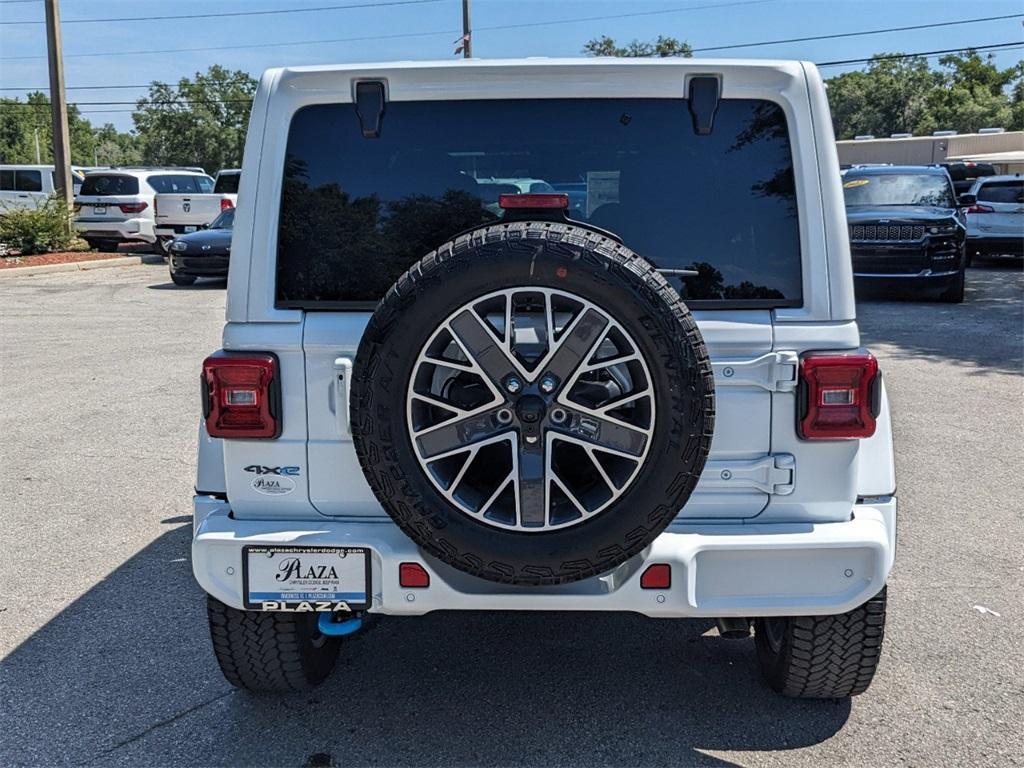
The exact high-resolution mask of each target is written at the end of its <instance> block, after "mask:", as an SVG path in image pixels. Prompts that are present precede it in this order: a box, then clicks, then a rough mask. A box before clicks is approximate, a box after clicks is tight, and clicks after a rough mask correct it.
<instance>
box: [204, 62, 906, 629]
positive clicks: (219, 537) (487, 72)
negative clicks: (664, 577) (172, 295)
mask: <svg viewBox="0 0 1024 768" xmlns="http://www.w3.org/2000/svg"><path fill="white" fill-rule="evenodd" d="M697 74H701V75H707V74H712V75H717V76H718V77H720V79H721V88H722V93H721V97H722V98H723V99H729V98H760V99H767V100H771V101H773V102H775V103H777V104H779V105H780V106H781V107H782V109H783V111H784V112H785V114H786V117H787V122H788V125H789V131H790V138H791V147H792V153H793V162H794V174H795V182H796V191H797V199H798V200H799V202H800V211H799V232H800V245H801V252H802V259H803V261H802V273H803V296H804V302H803V306H801V307H796V308H786V309H776V310H703V311H699V312H695V313H694V316H695V319H696V321H697V323H698V325H699V327H700V329H701V332H702V335H703V336H704V339H705V341H706V343H707V346H708V350H709V354H710V356H711V359H712V363H713V367H714V372H715V381H716V411H717V414H716V424H715V433H714V439H713V443H712V447H711V455H710V459H709V462H708V465H707V468H706V470H705V472H704V473H703V474H702V476H701V481H700V483H699V484H698V487H697V490H696V492H695V493H694V494H693V496H692V497H691V499H690V500H689V502H688V503H687V504H686V505H685V507H684V508H683V509H682V510H681V511H680V515H679V516H678V517H677V518H676V521H675V522H674V523H673V525H672V526H671V527H670V528H669V530H668V531H667V532H666V533H664V534H662V535H661V536H660V537H659V538H658V539H657V540H656V541H655V542H654V544H652V546H651V547H650V548H649V549H648V550H647V551H645V553H643V554H642V555H638V556H637V557H636V558H634V560H632V561H630V562H629V563H627V564H625V565H624V566H622V567H621V568H620V569H617V570H616V571H613V572H612V573H611V574H606V575H604V576H601V577H597V578H594V579H588V580H585V581H582V582H578V583H577V584H574V585H566V586H565V587H564V588H556V589H551V590H533V589H531V590H525V591H524V590H522V589H519V590H518V591H510V590H506V589H505V588H502V587H500V586H499V585H496V584H492V583H489V582H483V581H479V580H473V579H470V577H467V576H465V575H464V574H461V573H458V572H456V571H454V570H452V569H451V568H448V567H447V566H444V565H441V564H438V563H435V562H434V561H429V562H428V561H427V560H426V559H425V558H424V557H423V556H422V554H420V553H419V552H418V550H417V549H416V547H415V545H414V544H412V542H411V541H410V540H409V539H407V538H406V537H405V536H404V535H403V534H402V533H401V532H400V531H399V530H398V528H397V527H396V526H395V525H394V524H393V523H392V522H391V521H390V519H389V518H387V516H386V514H385V512H384V510H383V509H382V508H381V506H380V504H379V503H378V502H377V500H376V498H375V497H374V496H373V493H372V492H371V491H370V488H369V486H368V484H367V482H366V480H365V478H364V477H363V474H362V471H361V469H360V468H359V465H358V462H357V460H356V456H355V451H354V448H353V444H352V439H351V436H350V435H349V434H348V432H347V428H346V426H347V419H346V413H347V410H346V408H347V403H346V402H345V390H344V388H343V387H342V388H339V386H338V383H337V382H338V373H339V367H338V365H339V361H344V360H345V359H348V360H351V359H354V357H355V354H356V348H357V346H358V344H359V340H360V337H361V334H362V330H363V328H364V327H365V325H366V323H367V321H368V319H369V314H368V313H365V312H308V313H304V312H302V311H300V310H293V309H277V308H275V306H274V292H275V287H274V286H275V269H276V265H275V255H276V248H277V236H276V233H277V221H278V213H279V209H280V194H281V186H282V179H281V176H282V168H283V165H284V154H285V147H286V143H287V136H288V129H289V125H290V122H291V118H292V116H293V115H294V113H295V112H296V111H297V110H298V109H301V108H302V107H304V106H307V105H311V104H320V103H351V101H352V82H353V81H354V80H356V79H364V78H373V79H383V80H384V81H385V82H386V86H387V91H388V98H389V99H390V100H391V101H401V100H440V99H477V98H545V97H551V98H556V97H560V98H573V97H588V96H590V97H614V96H631V97H654V98H658V97H667V96H678V97H681V96H682V95H683V93H684V87H685V83H686V80H687V78H688V77H689V76H691V75H697ZM239 197H240V198H242V199H243V200H244V204H243V205H241V206H240V207H239V209H238V213H237V215H236V218H235V227H234V238H233V243H232V255H231V259H232V269H231V272H230V274H229V278H228V302H227V312H226V314H227V321H228V322H227V325H226V327H225V332H224V348H225V349H227V350H232V351H242V350H251V351H261V352H273V353H275V354H276V355H277V356H278V359H279V361H280V372H281V378H282V392H283V394H284V397H283V403H282V422H283V433H282V435H281V437H280V438H279V439H277V440H272V441H267V440H250V441H246V440H228V441H214V440H210V439H206V440H203V439H201V440H200V467H201V472H205V473H206V475H205V476H207V477H210V476H216V472H215V471H213V470H211V469H209V468H206V465H207V463H213V464H215V463H217V462H222V466H223V473H222V479H223V484H222V485H223V488H222V489H220V488H217V489H214V488H202V487H201V486H202V484H201V483H198V482H197V487H198V488H200V490H201V491H204V492H215V493H216V495H223V496H225V497H226V500H224V499H219V498H217V497H216V495H200V496H197V499H196V521H197V529H196V530H197V533H196V539H195V541H194V545H193V561H194V568H195V571H196V576H197V578H198V579H199V581H200V583H201V584H202V585H203V587H204V588H205V589H207V591H209V592H211V594H214V596H216V597H217V598H218V599H220V600H222V601H223V602H225V603H227V604H229V605H233V606H235V607H241V599H240V594H241V582H240V574H239V571H240V568H239V567H238V564H239V563H240V558H241V547H242V546H244V545H245V544H256V543H264V544H265V543H271V542H276V543H283V542H292V543H296V542H298V543H302V544H316V545H318V546H319V545H326V544H331V545H338V546H360V545H361V546H367V547H369V548H370V549H371V550H372V552H373V560H374V566H373V568H374V570H373V589H374V591H375V593H376V592H380V594H379V595H375V600H374V607H373V609H372V610H376V611H380V612H383V613H406V614H409V613H411V614H417V613H425V612H427V611H428V610H436V609H440V608H445V609H469V608H483V607H487V608H505V607H507V608H510V609H523V610H526V609H542V610H543V609H550V610H574V609H583V610H637V611H640V612H642V613H646V614H648V615H664V616H744V615H747V616H749V615H762V616H767V615H793V614H795V613H801V614H827V613H840V612H843V611H845V610H848V609H849V608H851V607H853V606H855V605H857V604H859V603H860V602H863V601H864V600H866V599H868V598H869V597H871V596H872V595H873V594H875V593H877V591H878V590H879V589H880V588H881V586H882V585H883V584H884V582H885V578H886V576H887V574H888V570H889V568H890V567H891V564H892V560H893V550H894V547H895V516H896V503H895V499H894V498H892V494H893V492H894V491H895V478H894V470H893V463H892V441H891V429H890V425H889V409H888V403H887V401H886V400H885V399H884V398H883V407H882V411H881V414H880V416H879V419H878V430H877V431H876V433H875V436H874V437H872V438H869V439H866V440H836V441H817V442H808V441H804V440H801V439H800V438H799V437H798V436H797V434H796V429H795V424H796V418H797V417H796V409H797V402H796V396H795V384H796V382H795V379H796V366H797V363H798V360H799V356H800V355H801V354H803V353H805V352H809V351H814V350H852V349H856V348H857V347H858V346H859V344H860V337H859V332H858V329H857V325H856V321H855V304H854V295H853V278H852V271H851V267H850V254H849V242H848V230H847V225H846V218H845V205H844V202H843V196H842V189H841V185H840V176H839V165H838V160H837V156H836V149H835V142H834V136H833V134H832V129H831V118H830V116H829V113H828V104H827V100H826V98H825V92H824V87H823V84H822V82H821V79H820V77H819V75H818V73H817V70H816V69H815V68H814V67H813V65H809V64H804V63H799V62H774V61H768V62H751V61H742V62H740V61H728V60H686V59H683V60H651V61H623V60H614V61H610V60H597V59H594V60H582V61H581V60H568V61H560V60H545V59H538V60H526V61H486V60H469V61H465V62H441V63H430V62H428V63H422V62H408V63H397V64H382V65H346V66H338V67H305V68H296V69H275V70H269V71H268V72H266V73H264V75H263V77H262V78H261V81H260V87H259V90H258V91H257V94H256V98H255V101H254V104H253V110H252V117H251V122H250V129H249V133H248V137H247V141H246V150H245V159H244V163H243V174H242V180H241V186H240V189H239ZM214 443H221V444H220V445H217V446H216V447H214V445H213V444H214ZM867 454H870V455H867ZM252 465H266V466H282V465H289V466H293V467H296V468H297V470H298V474H297V475H296V476H293V477H292V478H291V479H292V480H294V481H295V489H294V490H293V491H292V492H290V493H288V494H287V495H282V496H275V497H267V496H263V495H261V494H259V493H258V492H256V491H255V490H254V489H253V487H252V485H253V483H252V481H253V476H252V474H251V473H249V472H246V470H245V468H246V467H249V466H252ZM883 489H884V490H883ZM864 496H870V497H872V499H873V501H872V504H871V505H858V503H857V499H858V497H864ZM229 509H230V511H231V517H228V515H227V511H228V510H229ZM797 552H798V554H795V553H797ZM773 553H774V554H773ZM659 558H662V559H659ZM410 559H412V560H416V561H418V562H423V563H425V566H426V567H427V569H428V571H430V572H431V574H432V582H431V584H432V586H431V588H430V589H429V590H425V591H423V592H422V593H420V594H416V596H415V598H414V600H415V605H414V604H412V601H409V602H407V601H408V600H409V598H407V597H406V596H405V595H404V594H403V592H405V591H403V590H400V589H399V588H398V587H397V584H396V582H395V579H396V578H397V563H398V562H403V561H405V560H410ZM655 561H657V562H663V561H670V562H671V563H673V565H674V568H678V569H679V571H678V574H679V577H680V582H679V590H678V592H677V591H676V588H675V587H674V588H673V590H671V592H672V593H673V594H672V595H670V596H668V597H667V598H666V600H665V602H664V603H658V602H656V601H654V595H653V594H651V593H648V592H643V593H641V592H640V590H639V587H638V586H637V583H636V580H637V578H638V574H639V572H640V570H641V568H640V566H641V565H642V564H643V563H645V562H655ZM232 563H233V565H232ZM228 568H231V569H232V574H228V573H227V569H228ZM734 571H735V573H738V574H740V576H736V575H735V574H734V573H733V572H734ZM846 571H850V572H851V573H852V575H851V576H845V575H843V574H845V573H846ZM616 574H618V575H616ZM836 574H840V575H839V576H837V575H836ZM467 579H470V580H471V581H472V584H468V585H467V582H466V580H467ZM435 585H436V587H437V588H436V589H435ZM612 585H617V586H616V587H615V588H612ZM758 590H760V591H758ZM428 592H429V595H428V594H427V593H428ZM652 601H654V602H652Z"/></svg>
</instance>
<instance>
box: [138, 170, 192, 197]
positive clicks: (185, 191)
mask: <svg viewBox="0 0 1024 768" xmlns="http://www.w3.org/2000/svg"><path fill="white" fill-rule="evenodd" d="M199 179H200V177H199V176H182V175H177V174H163V175H160V176H150V177H148V178H147V179H146V181H147V182H148V183H149V186H151V187H152V188H153V191H154V192H156V193H157V194H158V195H190V194H197V193H199V192H201V191H202V188H201V187H200V186H199Z"/></svg>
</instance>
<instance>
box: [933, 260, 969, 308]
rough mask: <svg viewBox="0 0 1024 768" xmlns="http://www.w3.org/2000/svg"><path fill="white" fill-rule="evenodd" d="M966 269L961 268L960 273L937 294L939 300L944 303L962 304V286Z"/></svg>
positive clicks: (965, 276) (964, 281)
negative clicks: (947, 286)
mask: <svg viewBox="0 0 1024 768" xmlns="http://www.w3.org/2000/svg"><path fill="white" fill-rule="evenodd" d="M966 278H967V270H966V268H965V269H961V270H960V274H958V275H957V276H956V279H955V280H954V281H953V282H952V284H951V285H950V286H949V288H947V289H946V290H944V291H943V292H942V293H940V294H939V301H941V302H942V303H944V304H962V303H963V300H964V287H965V284H966Z"/></svg>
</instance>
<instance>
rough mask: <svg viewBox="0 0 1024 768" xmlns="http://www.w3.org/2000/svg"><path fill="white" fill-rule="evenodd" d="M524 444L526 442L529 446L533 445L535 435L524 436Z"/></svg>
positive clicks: (535, 438) (535, 439) (535, 440)
mask: <svg viewBox="0 0 1024 768" xmlns="http://www.w3.org/2000/svg"><path fill="white" fill-rule="evenodd" d="M526 442H528V443H529V444H530V445H533V444H534V443H536V442H537V436H536V435H527V436H526Z"/></svg>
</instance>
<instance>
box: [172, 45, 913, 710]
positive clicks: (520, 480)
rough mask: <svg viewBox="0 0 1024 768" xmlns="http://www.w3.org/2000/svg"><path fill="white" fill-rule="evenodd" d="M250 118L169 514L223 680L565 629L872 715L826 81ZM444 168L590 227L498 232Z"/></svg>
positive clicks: (269, 99)
mask: <svg viewBox="0 0 1024 768" xmlns="http://www.w3.org/2000/svg"><path fill="white" fill-rule="evenodd" d="M260 82H261V85H260V90H259V91H258V92H257V94H256V102H257V103H258V104H260V105H261V108H260V109H258V110H254V111H253V116H252V123H251V125H250V130H249V136H250V142H249V146H248V148H247V150H246V153H245V158H244V161H243V173H244V177H245V179H247V180H254V181H253V182H252V183H253V184H256V183H258V185H259V189H258V194H253V195H252V196H251V197H249V198H248V200H247V203H246V205H245V206H243V207H242V208H241V209H240V210H239V213H238V214H237V216H236V219H235V231H234V233H233V234H234V251H233V254H232V261H233V263H232V268H231V271H230V274H229V277H228V296H227V324H226V326H225V328H224V333H223V337H222V338H223V347H224V348H223V349H222V350H220V351H218V352H216V353H215V354H213V355H211V356H210V357H209V358H208V359H206V360H205V362H204V363H203V366H202V382H203V385H202V417H201V419H200V439H199V456H198V475H197V478H196V481H195V487H196V489H197V490H196V494H195V496H194V499H193V504H194V507H193V508H194V515H195V516H194V521H195V526H194V531H193V540H192V566H193V570H194V574H195V576H196V579H197V580H198V582H199V584H200V585H201V587H202V588H203V589H204V590H205V591H206V592H207V593H208V600H207V610H208V617H209V625H210V632H211V635H212V641H213V650H214V653H215V655H216V658H217V660H218V662H219V663H220V666H221V669H222V671H223V672H224V675H225V676H226V677H227V679H228V680H229V681H230V682H231V683H232V684H234V685H236V686H240V687H243V688H249V689H253V690H278V691H291V690H296V689H304V688H309V687H311V686H313V685H316V684H317V683H319V682H321V681H323V680H324V679H325V678H326V676H327V675H328V674H329V673H330V671H331V669H332V668H333V667H334V665H335V662H336V659H337V656H338V650H339V643H340V642H343V637H344V636H347V635H350V634H352V633H353V632H356V631H358V630H359V629H360V627H361V626H362V625H363V622H364V621H365V620H366V619H367V618H369V617H370V616H378V617H381V616H388V615H392V616H422V615H424V614H427V613H430V612H433V611H448V610H512V611H542V610H547V611H584V610H585V611H622V612H632V613H640V614H643V615H646V616H651V617H662V618H686V617H706V618H709V619H715V620H717V623H718V627H719V632H720V633H721V634H722V635H724V636H726V637H748V638H749V635H750V628H751V625H753V627H754V631H755V637H754V642H755V644H756V648H757V663H758V664H759V666H760V668H761V670H762V672H763V673H764V675H765V677H766V679H767V681H768V683H769V684H770V685H771V686H772V687H773V688H775V689H776V690H778V691H781V692H783V693H784V694H786V695H789V696H799V697H824V698H843V697H847V696H850V695H853V694H857V693H861V692H862V691H864V690H865V689H866V688H867V687H868V685H869V684H870V682H871V680H872V677H873V675H874V673H875V669H876V667H877V665H878V662H879V658H880V649H881V642H882V634H883V627H884V624H885V614H886V588H885V584H886V579H887V577H888V574H889V570H890V568H891V566H892V563H893V558H894V554H895V543H896V539H895V536H896V509H897V504H896V497H895V488H896V485H895V477H894V470H893V447H892V434H891V429H890V419H889V407H888V400H887V397H886V393H885V387H884V386H883V384H882V380H881V376H880V374H879V372H878V364H877V361H876V360H875V358H874V357H873V356H872V355H871V354H870V352H868V351H867V350H865V349H862V348H860V333H859V330H858V326H857V321H856V308H855V301H854V295H853V288H852V285H853V280H852V272H851V267H850V258H849V250H848V245H847V238H846V232H845V227H846V222H845V218H844V211H843V204H842V199H843V198H842V188H841V183H840V176H839V169H838V162H837V158H836V147H835V141H834V137H833V134H832V128H831V120H830V118H829V112H828V102H827V99H826V96H825V88H824V84H823V83H822V80H821V77H820V76H819V74H818V72H817V70H816V69H815V68H814V66H813V65H810V64H807V63H801V62H755V61H722V60H706V61H702V60H689V59H660V60H650V61H646V60H638V61H636V62H631V65H630V66H628V67H627V66H623V65H622V64H620V63H618V62H615V61H602V60H593V59H586V60H579V61H565V60H562V61H552V60H536V59H527V60H522V61H483V60H481V61H476V60H474V61H470V62H468V63H466V62H459V63H458V64H457V65H456V64H454V63H452V62H415V63H408V62H405V63H397V64H394V65H388V64H380V65H375V66H373V67H372V68H364V67H362V66H360V65H355V64H354V65H346V66H317V67H301V68H298V69H277V70H273V71H271V72H268V73H267V74H265V75H264V77H263V78H262V79H261V81H260ZM681 84H685V88H684V89H683V90H681V89H680V86H681ZM312 93H315V99H314V98H312V97H311V94H312ZM389 94H395V95H399V94H400V98H397V99H395V100H393V101H388V95H389ZM681 97H685V100H684V99H683V98H681ZM627 118H628V119H627ZM424 126H429V127H430V129H429V130H424V128H423V127H424ZM467 157H472V158H474V162H478V163H479V167H486V168H488V169H493V173H494V176H495V178H497V179H504V180H509V179H544V178H588V174H591V176H590V177H589V178H599V179H600V184H599V186H600V187H601V194H600V198H601V200H602V201H603V202H602V203H601V204H600V205H596V204H595V202H594V200H590V201H589V202H590V208H591V209H592V210H591V211H590V213H589V215H588V217H587V218H586V220H583V221H580V222H578V223H571V222H569V221H568V220H567V218H566V208H565V206H567V195H566V194H564V193H558V192H553V191H546V192H538V193H533V192H532V190H530V191H529V193H527V192H524V191H523V190H522V189H520V188H518V186H517V185H515V184H508V186H511V187H514V189H512V190H509V191H508V192H506V193H504V194H502V195H500V196H499V198H498V206H499V213H498V214H497V215H495V214H494V213H493V212H491V211H489V210H488V209H487V204H486V201H487V199H488V195H487V194H486V192H487V190H486V189H483V188H481V186H480V185H479V184H478V183H477V181H476V180H475V179H474V178H473V177H472V176H470V175H467V174H466V173H465V169H464V168H463V167H461V166H460V163H464V162H465V158H467ZM595 175H596V176H595ZM680 179H687V180H699V183H679V180H680ZM255 180H258V182H257V181H255ZM246 183H250V182H249V181H247V182H246ZM503 183H504V182H503ZM595 185H596V182H595ZM243 194H247V193H245V192H243ZM691 310H693V312H691ZM370 642H371V643H372V641H370ZM515 662H516V660H515V659H511V660H510V663H515ZM346 663H347V664H349V665H354V664H358V663H360V662H359V661H358V659H356V658H355V657H350V658H349V659H347V662H346ZM364 663H366V664H368V665H373V664H377V663H380V659H378V658H375V657H372V656H370V655H368V656H367V657H366V658H365V659H364ZM452 663H453V664H457V663H458V662H457V661H454V660H453V662H452ZM441 677H443V675H442V676H441ZM455 693H456V692H455V691H452V692H451V694H452V695H454V694H455Z"/></svg>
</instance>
